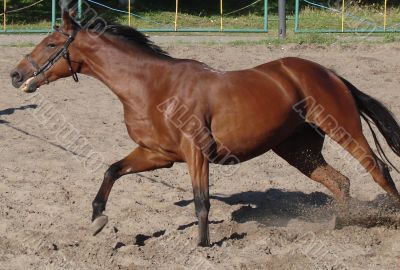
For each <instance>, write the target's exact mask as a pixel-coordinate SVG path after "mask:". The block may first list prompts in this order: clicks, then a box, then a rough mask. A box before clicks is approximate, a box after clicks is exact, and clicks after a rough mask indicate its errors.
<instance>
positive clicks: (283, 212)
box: [175, 189, 400, 229]
mask: <svg viewBox="0 0 400 270" xmlns="http://www.w3.org/2000/svg"><path fill="white" fill-rule="evenodd" d="M211 199H213V200H219V201H222V202H224V203H226V204H229V205H242V206H241V207H240V208H239V209H238V210H235V211H233V212H232V220H234V221H236V222H239V223H244V222H248V221H257V222H259V223H261V224H264V225H266V226H271V227H286V226H288V223H289V222H290V221H292V220H294V219H296V220H298V221H301V222H305V223H325V222H329V221H331V220H334V223H335V224H334V227H333V228H336V229H340V228H342V227H344V226H354V225H355V226H361V227H367V228H369V227H375V226H385V227H395V228H397V227H400V226H399V225H400V211H399V210H400V209H399V208H398V207H395V206H394V205H393V203H392V202H391V201H390V199H389V198H387V196H384V195H379V196H377V197H376V198H375V199H374V200H373V201H369V202H365V201H359V200H356V199H352V201H351V202H350V204H349V206H348V207H347V208H346V210H347V211H344V210H343V209H342V210H339V207H338V206H337V205H336V204H335V200H334V199H333V198H332V197H331V196H329V195H327V194H325V193H322V192H313V193H310V194H306V193H303V192H298V191H284V190H279V189H268V190H266V191H265V192H261V191H246V192H241V193H236V194H233V195H231V196H226V197H224V196H220V195H216V196H215V195H214V196H211ZM192 201H193V200H182V201H179V202H176V203H175V205H178V206H181V207H184V206H186V205H188V204H190V203H191V202H192Z"/></svg>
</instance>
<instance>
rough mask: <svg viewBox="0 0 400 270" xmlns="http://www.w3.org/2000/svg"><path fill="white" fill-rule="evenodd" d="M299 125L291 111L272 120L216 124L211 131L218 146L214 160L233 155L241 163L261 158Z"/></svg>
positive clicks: (230, 119) (233, 119) (233, 120)
mask: <svg viewBox="0 0 400 270" xmlns="http://www.w3.org/2000/svg"><path fill="white" fill-rule="evenodd" d="M300 122H301V119H299V117H298V115H297V114H294V113H293V111H288V112H287V113H285V112H283V113H281V114H280V115H275V116H271V115H269V116H268V115H264V116H262V115H260V116H258V117H249V118H246V117H245V118H240V117H225V118H224V119H221V120H220V121H218V120H217V121H216V122H214V123H213V126H214V127H215V128H214V129H213V130H212V133H213V137H214V139H215V141H216V143H217V154H218V159H217V160H221V159H223V158H224V157H226V156H227V155H233V156H234V157H236V158H237V159H238V160H239V161H240V162H242V161H246V160H248V159H251V158H253V157H256V156H258V155H261V154H263V153H265V152H267V151H268V150H270V149H272V148H274V147H275V146H277V145H278V144H279V143H280V142H282V141H283V140H284V139H285V138H287V137H288V136H289V135H290V134H291V133H292V132H293V130H294V129H295V128H296V126H297V125H298V124H299V123H300ZM214 124H215V125H214Z"/></svg>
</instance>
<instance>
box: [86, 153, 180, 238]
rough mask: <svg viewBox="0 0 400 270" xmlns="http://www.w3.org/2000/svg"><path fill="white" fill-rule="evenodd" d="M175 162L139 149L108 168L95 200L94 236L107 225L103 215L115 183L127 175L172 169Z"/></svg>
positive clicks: (105, 217)
mask: <svg viewBox="0 0 400 270" xmlns="http://www.w3.org/2000/svg"><path fill="white" fill-rule="evenodd" d="M172 165H173V162H172V161H170V160H167V159H166V158H165V157H163V156H161V155H160V154H158V153H155V152H152V151H150V150H148V149H145V148H142V147H140V146H139V147H137V148H136V149H135V150H133V151H132V152H131V153H130V154H129V155H128V156H126V157H125V158H124V159H122V160H120V161H118V162H116V163H114V164H113V165H111V166H110V168H108V170H107V171H106V173H105V175H104V180H103V183H102V184H101V187H100V189H99V191H98V193H97V195H96V198H95V199H94V201H93V203H92V206H93V215H92V221H93V224H94V235H96V234H97V233H99V232H100V231H101V230H102V229H103V228H104V226H105V225H106V224H107V221H108V218H107V216H106V215H103V214H102V213H103V211H104V210H105V209H106V204H107V200H108V196H109V195H110V192H111V189H112V187H113V185H114V183H115V181H116V180H117V179H118V178H120V177H121V176H123V175H125V174H130V173H138V172H144V171H150V170H154V169H159V168H166V167H171V166H172Z"/></svg>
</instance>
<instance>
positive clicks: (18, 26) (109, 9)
mask: <svg viewBox="0 0 400 270" xmlns="http://www.w3.org/2000/svg"><path fill="white" fill-rule="evenodd" d="M13 2H16V1H13V0H3V13H1V15H2V17H3V18H2V19H3V27H2V29H1V30H0V33H1V32H2V33H15V32H24V33H29V32H48V31H51V29H52V27H53V26H54V25H55V24H56V21H57V20H58V19H59V15H60V14H59V7H58V5H57V3H56V0H51V6H49V7H48V12H47V13H46V14H41V16H39V18H40V19H42V20H41V21H39V22H38V20H37V17H35V18H33V17H32V16H28V15H29V13H30V12H33V11H34V10H35V8H37V7H38V6H40V5H42V6H41V8H42V9H43V5H44V4H47V5H49V1H45V0H38V1H35V2H33V1H29V0H25V1H19V3H21V2H23V3H24V5H22V6H11V5H10V4H12V3H13ZM76 2H77V6H78V15H82V16H85V10H86V9H87V8H88V7H89V6H90V7H91V8H94V10H98V9H99V10H101V12H99V14H100V15H103V13H104V14H105V16H117V17H118V21H119V22H120V23H123V24H128V25H133V26H139V27H137V28H138V29H139V30H141V31H144V32H253V33H266V32H268V0H255V1H254V2H251V3H249V4H247V5H243V6H242V7H240V8H238V9H235V10H225V8H224V1H223V0H215V2H216V3H217V5H216V7H215V8H216V10H217V11H218V12H216V13H218V14H217V15H213V16H209V17H205V16H203V17H202V16H189V15H188V14H185V13H184V14H182V13H180V12H179V10H180V8H181V5H182V4H188V3H190V0H189V1H181V2H180V1H179V0H175V4H174V5H173V6H171V7H170V8H171V12H163V14H162V16H159V17H157V18H154V16H153V15H152V14H151V13H150V12H147V13H146V12H140V11H136V9H135V6H134V0H132V1H131V0H127V1H126V2H127V5H126V6H125V7H116V6H115V5H114V6H113V5H111V4H110V3H109V2H110V1H99V0H96V1H95V0H77V1H76ZM150 2H151V0H150ZM260 3H262V4H263V7H262V8H263V10H262V19H261V20H260V17H257V18H255V19H257V20H256V21H251V22H250V23H249V24H248V26H247V27H243V23H238V22H240V18H241V17H240V16H238V17H235V15H236V14H238V13H240V12H243V11H245V10H246V9H249V8H251V7H253V6H255V5H256V4H260ZM24 12H25V13H26V16H27V17H26V18H27V19H28V18H31V19H34V22H33V23H29V22H25V23H20V21H21V20H19V23H14V20H13V16H16V17H19V18H20V19H21V17H24V14H21V13H24ZM57 15H58V16H57ZM190 21H192V25H189V26H187V24H188V23H190ZM246 21H247V20H246ZM199 25H200V26H199Z"/></svg>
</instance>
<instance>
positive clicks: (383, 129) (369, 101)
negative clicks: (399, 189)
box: [340, 77, 400, 171]
mask: <svg viewBox="0 0 400 270" xmlns="http://www.w3.org/2000/svg"><path fill="white" fill-rule="evenodd" d="M340 78H341V80H342V81H343V83H344V84H345V85H346V86H347V88H348V89H349V90H350V92H351V94H352V95H353V97H354V99H355V102H356V104H357V108H358V110H359V112H360V115H361V117H362V118H363V119H364V120H365V121H366V122H367V124H368V126H369V128H370V129H371V133H372V136H373V138H374V142H375V145H376V148H377V150H378V153H379V155H380V156H381V158H382V159H384V160H386V162H387V163H389V164H390V165H391V166H392V167H393V168H394V169H395V170H396V171H398V170H397V169H396V167H395V166H393V164H392V163H391V162H390V160H389V159H388V158H387V156H386V154H385V152H384V151H383V149H382V145H381V144H380V142H379V140H378V137H377V136H376V133H375V131H374V130H373V128H372V125H371V124H375V126H376V127H377V128H378V130H379V131H380V133H381V134H382V135H383V137H384V138H385V140H386V142H387V144H388V145H389V147H390V148H391V149H392V151H393V152H394V153H395V154H396V155H397V156H400V126H399V124H398V122H397V120H396V119H395V117H394V116H393V114H392V112H391V111H389V109H387V108H386V107H385V105H383V104H382V103H381V102H380V101H378V100H376V99H375V98H373V97H371V96H369V95H367V94H365V93H363V92H361V91H360V90H359V89H357V88H356V87H355V86H354V85H352V84H351V83H350V82H349V81H347V80H346V79H344V78H342V77H340Z"/></svg>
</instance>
